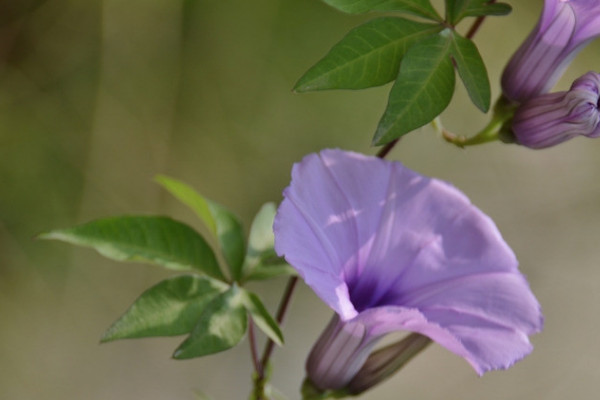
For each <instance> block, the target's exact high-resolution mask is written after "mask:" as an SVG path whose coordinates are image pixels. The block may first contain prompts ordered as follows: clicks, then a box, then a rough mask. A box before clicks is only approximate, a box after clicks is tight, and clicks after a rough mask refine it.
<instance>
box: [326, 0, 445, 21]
mask: <svg viewBox="0 0 600 400" xmlns="http://www.w3.org/2000/svg"><path fill="white" fill-rule="evenodd" d="M323 1H324V2H325V3H327V4H329V5H330V6H332V7H334V8H337V9H338V10H340V11H343V12H346V13H350V14H360V13H365V12H368V11H398V12H404V13H408V14H412V15H416V16H419V17H423V18H427V19H433V20H436V21H442V18H441V17H440V15H439V14H438V13H437V11H435V8H433V7H432V5H431V3H430V1H429V0H323Z"/></svg>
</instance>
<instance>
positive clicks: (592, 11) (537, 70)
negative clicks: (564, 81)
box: [502, 0, 600, 102]
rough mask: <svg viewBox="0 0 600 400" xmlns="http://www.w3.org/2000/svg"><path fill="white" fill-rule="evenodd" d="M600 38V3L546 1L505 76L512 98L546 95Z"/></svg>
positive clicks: (589, 0) (506, 90) (588, 0)
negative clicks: (569, 65)
mask: <svg viewBox="0 0 600 400" xmlns="http://www.w3.org/2000/svg"><path fill="white" fill-rule="evenodd" d="M599 35H600V1H598V0H545V2H544V9H543V11H542V16H541V18H540V20H539V22H538V24H537V25H536V27H535V28H534V30H533V31H532V32H531V33H530V34H529V37H527V39H526V40H525V42H524V43H523V44H522V45H521V47H520V48H519V49H518V50H517V52H516V53H515V54H514V55H513V57H512V58H511V60H510V61H509V63H508V65H507V66H506V69H505V70H504V74H503V75H502V89H503V92H504V95H505V96H506V97H508V98H509V99H511V100H513V101H517V102H522V101H525V100H527V99H530V98H532V97H535V96H537V95H539V94H541V93H546V92H547V91H548V90H550V89H551V88H552V86H554V84H555V83H556V81H557V80H558V79H559V78H560V76H561V75H562V73H563V71H564V70H565V68H566V67H567V65H568V64H569V63H570V62H571V60H572V59H573V57H575V55H576V53H577V52H578V51H579V50H581V49H582V48H583V47H584V46H585V45H586V44H587V43H588V42H589V41H591V40H592V39H594V38H595V37H597V36H599Z"/></svg>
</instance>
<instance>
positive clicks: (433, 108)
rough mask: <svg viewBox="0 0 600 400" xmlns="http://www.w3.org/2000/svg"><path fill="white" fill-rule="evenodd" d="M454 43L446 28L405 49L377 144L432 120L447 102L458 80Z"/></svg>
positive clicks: (377, 134) (378, 130)
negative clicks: (455, 74)
mask: <svg viewBox="0 0 600 400" xmlns="http://www.w3.org/2000/svg"><path fill="white" fill-rule="evenodd" d="M451 47H452V32H451V31H450V30H449V29H445V30H444V31H442V32H440V33H439V34H438V35H435V36H433V37H431V38H428V39H425V40H423V41H422V42H419V43H418V44H415V45H413V46H412V47H411V48H410V50H409V51H408V52H407V53H406V55H405V56H404V59H403V60H402V64H401V66H400V73H399V74H398V78H397V79H396V82H395V83H394V86H393V87H392V90H391V92H390V97H389V100H388V105H387V108H386V110H385V113H384V114H383V117H382V118H381V120H380V121H379V126H378V127H377V131H376V133H375V137H374V138H373V143H374V144H376V145H382V144H386V143H389V142H391V141H392V140H395V139H397V138H399V137H400V136H402V135H404V134H406V133H408V132H410V131H412V130H413V129H417V128H419V127H421V126H423V125H425V124H427V123H429V122H431V121H432V120H433V119H434V118H435V117H436V116H438V115H439V114H440V113H441V112H442V111H444V109H445V108H446V107H447V106H448V104H449V103H450V100H451V99H452V94H453V93H454V83H455V76H454V67H453V65H452V60H451V59H450V52H451Z"/></svg>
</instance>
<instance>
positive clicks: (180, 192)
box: [155, 175, 217, 238]
mask: <svg viewBox="0 0 600 400" xmlns="http://www.w3.org/2000/svg"><path fill="white" fill-rule="evenodd" d="M155 180H156V182H158V183H159V184H160V185H161V186H162V187H164V188H165V189H167V191H169V193H171V194H172V195H173V196H174V197H175V198H177V199H178V200H179V201H181V202H182V203H183V204H185V205H186V206H188V207H189V208H191V209H192V211H194V212H195V213H196V215H197V216H198V217H199V218H200V220H201V221H202V222H204V225H206V227H207V228H208V230H209V231H210V233H211V234H212V235H213V236H214V237H215V238H216V237H217V222H216V221H215V218H214V216H213V214H212V212H211V211H210V206H209V204H208V200H207V199H205V198H204V197H202V196H201V195H200V194H198V192H196V191H195V190H194V189H193V188H192V187H191V186H189V185H188V184H186V183H184V182H181V181H178V180H176V179H173V178H169V177H168V176H164V175H158V176H156V178H155Z"/></svg>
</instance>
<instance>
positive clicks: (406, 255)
mask: <svg viewBox="0 0 600 400" xmlns="http://www.w3.org/2000/svg"><path fill="white" fill-rule="evenodd" d="M284 197H285V198H284V200H283V202H282V203H281V206H280V207H279V210H278V212H277V216H276V218H275V224H274V231H275V249H276V251H277V253H278V254H279V255H280V256H284V257H285V259H286V260H287V261H288V262H289V263H290V264H291V265H292V266H294V268H296V269H297V270H298V272H299V274H300V275H301V276H302V278H303V279H304V281H305V282H306V283H307V284H308V285H309V286H310V287H311V288H312V289H313V290H314V291H315V292H316V294H317V295H318V296H319V297H320V298H321V299H322V300H323V301H324V302H325V303H326V304H327V305H329V306H330V307H331V308H332V309H333V310H334V311H335V312H336V314H337V315H336V316H334V318H333V320H332V321H331V323H330V324H329V326H328V327H327V329H326V330H325V332H324V333H323V334H322V336H321V338H320V339H319V340H318V341H317V343H316V344H315V346H314V348H313V350H312V351H311V354H310V356H309V359H308V362H307V373H308V377H309V379H310V380H311V381H312V383H313V384H314V385H315V386H317V387H318V388H320V389H322V390H324V389H339V388H343V387H344V386H345V385H347V384H348V382H349V381H350V380H351V379H352V378H353V376H354V375H355V374H356V373H357V371H358V370H359V369H360V368H361V366H362V365H363V364H364V362H365V360H366V359H367V357H368V356H369V354H370V352H371V350H372V348H373V346H374V345H375V343H376V342H377V341H378V340H379V339H380V338H381V337H383V336H385V335H386V334H388V333H390V332H394V331H400V330H402V331H411V332H417V333H420V334H423V335H425V336H427V337H429V338H431V339H433V340H434V341H436V342H437V343H439V344H440V345H442V346H444V347H446V348H447V349H448V350H450V351H452V352H454V353H456V354H458V355H460V356H462V357H464V358H465V359H466V360H467V361H468V362H469V363H470V364H471V365H472V366H473V368H474V369H475V370H476V371H477V372H478V373H479V374H483V373H484V372H485V371H488V370H491V369H498V368H508V367H509V366H511V365H512V364H513V363H514V362H515V361H517V360H519V359H521V358H522V357H524V356H525V355H527V354H528V353H529V352H530V351H531V349H532V346H531V344H530V342H529V339H528V335H529V334H532V333H535V332H538V331H539V330H540V329H541V326H542V317H541V314H540V309H539V305H538V302H537V300H536V299H535V297H534V296H533V294H532V293H531V291H530V289H529V286H528V284H527V282H526V280H525V278H524V277H523V275H521V274H520V273H519V271H518V269H517V260H516V258H515V256H514V254H513V252H512V251H511V249H510V248H509V247H508V245H507V244H506V243H505V242H504V241H503V240H502V237H501V236H500V233H499V232H498V230H497V228H496V226H495V225H494V223H493V222H492V221H491V220H490V218H488V217H487V216H486V215H485V214H483V213H482V212H481V211H480V210H478V209H477V208H476V207H475V206H473V205H472V204H471V203H470V202H469V200H468V199H467V198H466V197H465V196H464V195H463V194H462V193H461V192H460V191H458V190H457V189H455V188H454V187H452V186H451V185H449V184H448V183H445V182H442V181H439V180H436V179H431V178H427V177H425V176H422V175H419V174H417V173H416V172H413V171H411V170H410V169H408V168H406V167H404V166H403V165H402V164H400V163H398V162H388V161H384V160H381V159H378V158H374V157H367V156H364V155H361V154H357V153H351V152H345V151H341V150H324V151H322V152H321V153H319V154H311V155H308V156H306V157H305V158H304V159H303V160H302V162H300V163H298V164H296V165H294V168H293V170H292V182H291V184H290V186H289V187H288V188H287V189H286V190H285V191H284Z"/></svg>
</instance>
